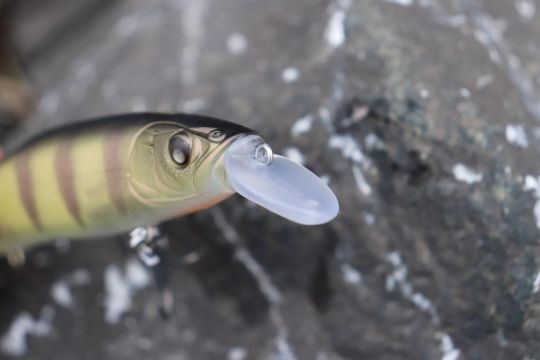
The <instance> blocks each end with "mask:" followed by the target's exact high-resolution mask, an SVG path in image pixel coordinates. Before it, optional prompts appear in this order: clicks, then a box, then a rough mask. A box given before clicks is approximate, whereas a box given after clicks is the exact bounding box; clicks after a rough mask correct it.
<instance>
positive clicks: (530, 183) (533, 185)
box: [523, 175, 540, 229]
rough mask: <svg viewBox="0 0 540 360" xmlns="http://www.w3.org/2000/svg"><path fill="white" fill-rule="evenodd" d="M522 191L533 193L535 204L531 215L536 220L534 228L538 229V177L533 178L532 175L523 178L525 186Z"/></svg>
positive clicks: (539, 198) (539, 194)
mask: <svg viewBox="0 0 540 360" xmlns="http://www.w3.org/2000/svg"><path fill="white" fill-rule="evenodd" d="M523 190H525V191H530V190H532V191H533V193H534V197H535V198H536V204H535V205H534V208H533V215H534V218H535V219H536V227H538V228H539V229H540V177H534V176H532V175H527V176H525V184H524V185H523Z"/></svg>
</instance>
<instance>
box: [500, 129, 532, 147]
mask: <svg viewBox="0 0 540 360" xmlns="http://www.w3.org/2000/svg"><path fill="white" fill-rule="evenodd" d="M505 135H506V140H507V141H508V142H509V143H510V144H513V145H516V146H519V147H522V148H526V147H528V146H529V139H528V138H527V133H526V132H525V129H523V126H521V125H506V130H505Z"/></svg>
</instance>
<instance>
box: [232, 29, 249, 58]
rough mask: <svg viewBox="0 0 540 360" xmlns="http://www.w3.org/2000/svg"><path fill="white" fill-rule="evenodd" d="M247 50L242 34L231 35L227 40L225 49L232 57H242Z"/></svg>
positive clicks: (245, 40)
mask: <svg viewBox="0 0 540 360" xmlns="http://www.w3.org/2000/svg"><path fill="white" fill-rule="evenodd" d="M247 48H248V41H247V39H246V37H245V36H244V35H243V34H240V33H237V32H235V33H232V34H230V35H229V37H228V38H227V49H228V50H229V53H231V54H232V55H242V54H243V53H245V52H246V50H247Z"/></svg>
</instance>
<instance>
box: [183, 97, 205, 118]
mask: <svg viewBox="0 0 540 360" xmlns="http://www.w3.org/2000/svg"><path fill="white" fill-rule="evenodd" d="M205 107H206V101H205V100H204V99H203V98H194V99H190V100H187V101H185V102H184V103H182V104H181V105H180V106H179V108H180V110H182V111H183V112H186V113H188V114H193V113H197V112H199V111H201V110H204V108H205Z"/></svg>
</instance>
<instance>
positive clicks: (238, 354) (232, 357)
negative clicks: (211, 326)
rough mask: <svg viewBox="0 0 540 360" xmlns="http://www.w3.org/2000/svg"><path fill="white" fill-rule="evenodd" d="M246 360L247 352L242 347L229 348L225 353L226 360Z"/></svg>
mask: <svg viewBox="0 0 540 360" xmlns="http://www.w3.org/2000/svg"><path fill="white" fill-rule="evenodd" d="M244 359H247V351H246V349H244V348H243V347H240V346H236V347H233V348H230V349H229V351H228V352H227V360H244Z"/></svg>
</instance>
